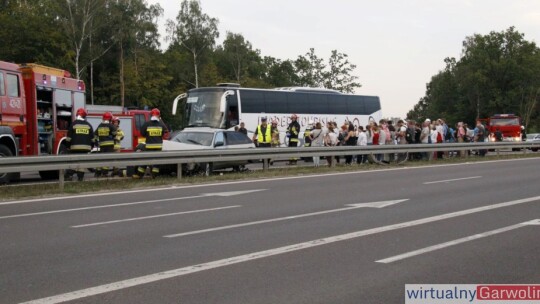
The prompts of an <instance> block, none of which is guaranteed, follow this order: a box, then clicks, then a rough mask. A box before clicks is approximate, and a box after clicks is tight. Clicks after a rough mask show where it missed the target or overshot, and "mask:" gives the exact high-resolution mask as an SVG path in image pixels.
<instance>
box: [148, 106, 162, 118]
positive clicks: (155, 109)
mask: <svg viewBox="0 0 540 304" xmlns="http://www.w3.org/2000/svg"><path fill="white" fill-rule="evenodd" d="M150 113H151V114H152V116H156V117H159V116H161V112H159V109H158V108H153V109H152V111H151V112H150Z"/></svg>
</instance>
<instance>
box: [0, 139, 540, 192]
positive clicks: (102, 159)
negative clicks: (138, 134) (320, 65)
mask: <svg viewBox="0 0 540 304" xmlns="http://www.w3.org/2000/svg"><path fill="white" fill-rule="evenodd" d="M509 148H512V149H524V151H525V149H532V148H535V149H540V143H533V142H519V143H509V142H498V143H448V144H410V145H382V146H338V147H331V148H330V147H308V148H305V147H299V148H257V149H213V150H189V151H162V152H142V153H97V154H73V155H52V156H26V157H1V158H0V174H2V173H9V172H32V171H52V170H61V172H60V173H62V172H63V171H64V170H67V169H73V170H76V169H86V168H96V167H103V166H109V167H112V166H116V167H125V166H137V165H165V164H176V165H178V168H181V165H182V164H190V163H212V162H216V161H242V160H245V161H249V160H268V159H272V160H279V159H290V158H305V157H313V156H345V155H370V154H371V155H375V154H389V153H420V152H435V151H460V150H479V149H489V150H496V151H497V153H498V151H499V150H500V149H509ZM263 163H264V166H263V167H264V169H267V168H268V164H267V162H263ZM179 172H181V170H179ZM178 177H179V178H180V177H181V174H178ZM60 182H61V187H62V184H63V174H60Z"/></svg>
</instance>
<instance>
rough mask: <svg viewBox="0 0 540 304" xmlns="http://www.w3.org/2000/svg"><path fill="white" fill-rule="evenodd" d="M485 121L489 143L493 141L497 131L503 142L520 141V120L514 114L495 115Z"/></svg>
mask: <svg viewBox="0 0 540 304" xmlns="http://www.w3.org/2000/svg"><path fill="white" fill-rule="evenodd" d="M485 121H486V128H487V131H488V132H489V141H495V132H496V131H497V130H499V131H500V132H501V133H502V135H503V141H516V142H517V141H521V140H522V139H521V118H520V117H519V116H516V115H514V114H495V115H493V116H491V117H490V118H488V119H487V120H485Z"/></svg>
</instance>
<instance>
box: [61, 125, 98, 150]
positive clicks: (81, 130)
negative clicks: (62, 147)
mask: <svg viewBox="0 0 540 304" xmlns="http://www.w3.org/2000/svg"><path fill="white" fill-rule="evenodd" d="M66 143H67V144H68V146H69V149H70V151H71V152H90V151H91V150H92V147H93V146H94V143H95V141H94V129H93V128H92V125H90V123H89V122H87V121H86V120H79V119H77V120H75V121H74V122H73V124H72V125H71V128H69V130H68V134H67V138H66Z"/></svg>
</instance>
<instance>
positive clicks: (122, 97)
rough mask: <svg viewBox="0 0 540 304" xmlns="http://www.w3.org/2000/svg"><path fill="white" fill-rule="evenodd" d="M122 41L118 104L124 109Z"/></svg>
mask: <svg viewBox="0 0 540 304" xmlns="http://www.w3.org/2000/svg"><path fill="white" fill-rule="evenodd" d="M122 44H123V41H122V39H120V104H121V106H122V111H123V110H124V95H125V88H124V47H123V45H122Z"/></svg>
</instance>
